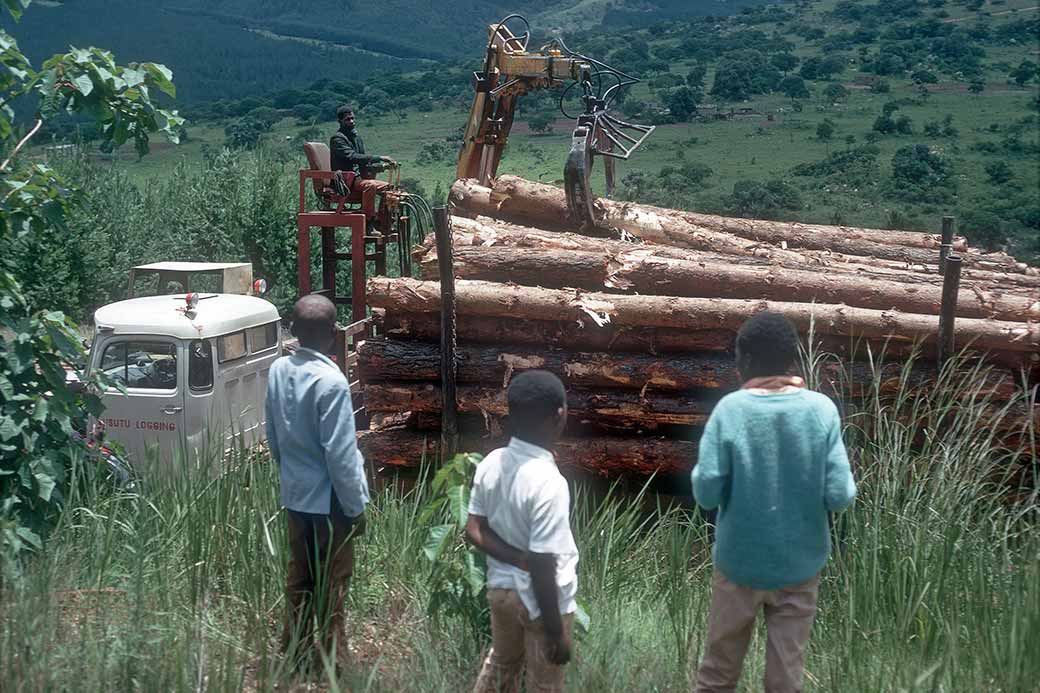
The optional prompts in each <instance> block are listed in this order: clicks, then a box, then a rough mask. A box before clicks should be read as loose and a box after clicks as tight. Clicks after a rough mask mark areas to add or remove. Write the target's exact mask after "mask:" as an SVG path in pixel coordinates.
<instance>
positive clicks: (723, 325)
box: [368, 277, 1040, 358]
mask: <svg viewBox="0 0 1040 693" xmlns="http://www.w3.org/2000/svg"><path fill="white" fill-rule="evenodd" d="M456 291H457V306H456V310H457V311H458V313H459V314H460V315H481V316H489V317H507V316H508V317H512V318H521V319H529V320H539V319H544V318H545V317H546V316H552V317H553V318H554V319H556V320H559V321H563V322H579V323H582V324H596V325H606V324H608V323H613V324H615V325H618V326H621V327H671V328H677V329H688V330H731V331H733V330H737V329H739V327H740V326H741V325H742V324H743V323H744V322H745V321H746V320H747V319H748V318H750V317H752V316H753V315H755V314H757V313H759V312H761V311H773V312H776V313H780V314H782V315H784V316H786V317H787V318H788V319H789V320H791V322H792V323H794V325H795V327H797V328H798V329H799V330H800V331H801V332H803V333H807V332H809V331H810V329H812V330H814V331H815V332H816V333H817V334H828V335H841V336H849V337H862V338H866V339H882V340H884V339H888V340H893V341H902V342H914V341H922V342H925V343H934V342H935V340H936V332H937V328H938V317H936V316H931V315H918V314H912V313H900V312H898V311H881V310H872V309H869V308H854V307H849V306H844V305H820V304H812V303H784V302H778V301H755V300H749V299H729V298H680V297H674V296H624V295H622V296H615V295H611V294H603V293H591V292H589V293H586V292H583V291H565V290H557V289H543V288H540V287H530V286H513V285H505V284H497V283H493V282H482V281H470V280H461V281H459V282H458V285H457V288H456ZM368 299H369V305H371V306H373V307H376V308H386V309H388V310H390V311H402V312H409V313H423V312H431V311H437V310H440V287H439V286H438V285H437V284H435V283H433V282H424V281H421V280H417V279H409V278H398V279H390V278H385V277H374V278H372V279H370V280H369V283H368ZM590 329H591V328H590ZM957 341H958V344H967V343H970V344H972V345H974V346H975V347H976V348H978V349H989V350H1005V351H1021V352H1028V353H1030V354H1031V355H1033V356H1037V355H1038V353H1040V325H1037V324H1030V323H1015V322H1002V321H996V320H983V319H978V318H959V319H958V320H957ZM1038 358H1040V357H1038Z"/></svg>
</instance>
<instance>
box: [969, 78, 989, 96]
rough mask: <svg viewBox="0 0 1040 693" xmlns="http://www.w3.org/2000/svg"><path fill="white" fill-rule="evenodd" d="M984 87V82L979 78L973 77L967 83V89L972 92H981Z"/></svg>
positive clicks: (976, 93)
mask: <svg viewBox="0 0 1040 693" xmlns="http://www.w3.org/2000/svg"><path fill="white" fill-rule="evenodd" d="M985 89H986V83H985V82H983V81H982V80H981V79H973V80H971V82H969V83H968V91H970V92H971V93H972V94H975V95H978V94H981V93H982V92H983V91H984V90H985Z"/></svg>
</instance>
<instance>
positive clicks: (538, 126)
mask: <svg viewBox="0 0 1040 693" xmlns="http://www.w3.org/2000/svg"><path fill="white" fill-rule="evenodd" d="M554 120H555V118H554V117H553V114H552V113H547V112H545V111H542V112H541V113H532V114H531V117H530V118H528V119H527V127H529V128H530V129H531V132H533V133H536V134H539V135H548V134H549V133H551V132H552V131H553V121H554Z"/></svg>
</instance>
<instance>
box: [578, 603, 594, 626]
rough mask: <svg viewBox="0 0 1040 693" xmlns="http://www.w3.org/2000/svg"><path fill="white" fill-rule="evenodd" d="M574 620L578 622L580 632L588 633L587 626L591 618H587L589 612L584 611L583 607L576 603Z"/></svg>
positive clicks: (589, 624)
mask: <svg viewBox="0 0 1040 693" xmlns="http://www.w3.org/2000/svg"><path fill="white" fill-rule="evenodd" d="M574 622H575V623H576V624H578V628H581V632H582V633H588V632H589V627H590V626H591V625H592V619H590V618H589V613H588V612H587V611H585V607H583V606H582V605H581V603H579V604H578V608H577V610H576V611H575V612H574Z"/></svg>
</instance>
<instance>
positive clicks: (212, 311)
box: [94, 294, 279, 339]
mask: <svg viewBox="0 0 1040 693" xmlns="http://www.w3.org/2000/svg"><path fill="white" fill-rule="evenodd" d="M185 298H186V294H171V295H167V296H144V297H142V298H131V299H128V300H126V301H118V302H116V303H110V304H108V305H107V306H103V307H101V308H98V309H97V310H96V311H95V312H94V324H95V325H96V326H97V329H98V330H99V331H103V332H109V333H114V334H156V335H165V336H168V337H177V338H179V339H200V338H208V337H217V336H219V335H222V334H228V333H230V332H237V331H238V330H242V329H245V328H247V327H255V326H257V325H263V324H266V323H269V322H274V321H275V320H278V319H279V315H278V309H277V308H275V307H274V305H273V304H271V303H270V302H268V301H265V300H264V299H262V298H257V297H255V296H243V295H241V294H200V297H199V303H198V306H197V307H196V309H195V311H194V312H193V313H186V312H185V307H186V306H187V303H186V301H185Z"/></svg>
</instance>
